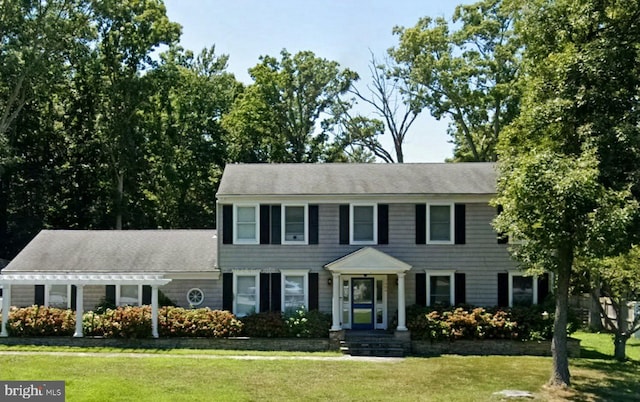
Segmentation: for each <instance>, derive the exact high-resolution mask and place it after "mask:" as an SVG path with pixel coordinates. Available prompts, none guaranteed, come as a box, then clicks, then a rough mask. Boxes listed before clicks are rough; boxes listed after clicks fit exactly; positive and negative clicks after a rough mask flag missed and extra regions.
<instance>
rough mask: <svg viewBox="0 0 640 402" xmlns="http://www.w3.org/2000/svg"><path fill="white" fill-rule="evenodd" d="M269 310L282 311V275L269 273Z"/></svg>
mask: <svg viewBox="0 0 640 402" xmlns="http://www.w3.org/2000/svg"><path fill="white" fill-rule="evenodd" d="M271 311H282V275H281V274H280V273H279V272H274V273H273V274H271Z"/></svg>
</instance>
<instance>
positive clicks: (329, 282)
mask: <svg viewBox="0 0 640 402" xmlns="http://www.w3.org/2000/svg"><path fill="white" fill-rule="evenodd" d="M327 285H329V286H331V285H333V278H332V277H329V279H328V280H327Z"/></svg>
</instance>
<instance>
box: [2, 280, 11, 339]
mask: <svg viewBox="0 0 640 402" xmlns="http://www.w3.org/2000/svg"><path fill="white" fill-rule="evenodd" d="M10 308H11V285H8V284H5V285H3V287H2V331H0V336H1V337H3V338H6V337H7V336H9V332H7V323H8V322H9V310H10Z"/></svg>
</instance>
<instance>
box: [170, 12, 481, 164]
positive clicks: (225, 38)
mask: <svg viewBox="0 0 640 402" xmlns="http://www.w3.org/2000/svg"><path fill="white" fill-rule="evenodd" d="M461 2H467V3H469V2H471V1H469V0H467V1H464V0H453V1H452V0H441V1H436V0H422V1H419V0H412V1H409V0H395V1H389V0H368V1H365V0H269V1H267V0H225V1H222V0H165V6H166V8H167V14H168V16H169V19H170V20H171V21H173V22H177V23H179V24H181V25H182V36H181V40H180V44H181V46H182V47H184V48H185V49H189V50H192V51H194V52H196V53H198V52H199V51H200V50H201V49H203V48H205V47H210V46H212V45H215V49H216V54H219V55H220V54H227V55H229V64H228V71H229V72H231V73H233V74H234V75H235V77H236V79H238V80H240V81H242V82H244V83H246V84H250V83H251V82H252V80H251V77H250V76H249V74H248V72H247V70H248V69H249V68H251V67H253V66H255V65H256V64H258V63H259V57H260V56H263V55H270V56H275V57H277V58H280V57H279V55H280V51H281V50H282V49H287V51H288V52H289V53H291V54H295V53H297V52H298V51H303V50H310V51H312V52H314V53H315V54H316V56H318V57H322V58H325V59H328V60H335V61H337V62H338V63H340V66H341V68H349V69H351V70H354V71H356V72H357V73H358V74H359V75H360V80H359V82H358V83H357V84H356V85H357V86H358V88H360V89H361V91H362V90H364V89H365V86H366V84H367V83H368V81H370V73H369V61H370V59H371V52H373V54H374V55H375V56H376V58H378V59H382V58H383V57H384V56H385V55H386V52H387V49H389V48H390V47H393V46H396V45H397V44H398V37H397V36H394V35H393V34H392V29H393V27H394V26H404V27H412V26H414V25H415V24H416V23H417V22H418V19H419V18H420V17H423V16H430V17H445V18H447V19H450V18H451V15H452V14H453V10H454V9H455V6H456V5H457V4H459V3H461ZM358 110H359V111H360V113H361V114H364V115H367V116H368V117H375V116H374V114H373V113H372V111H371V110H370V109H368V108H366V107H365V106H364V105H360V106H358ZM446 129H447V122H446V121H437V120H435V119H434V118H432V117H431V116H430V115H429V112H428V110H424V111H423V112H422V114H421V115H420V117H419V118H418V119H417V120H416V121H415V122H414V124H413V126H412V127H411V130H410V131H409V133H408V134H407V137H406V139H405V145H404V147H403V149H404V154H405V162H443V161H444V160H445V159H446V158H448V157H451V156H452V154H453V145H452V144H451V143H449V136H448V135H447V133H446ZM386 137H390V135H389V134H385V135H383V136H382V138H381V140H382V141H381V142H382V144H383V145H384V146H385V148H386V149H388V150H390V151H391V150H392V149H393V147H392V146H391V144H392V142H391V140H390V138H386ZM394 155H395V154H394Z"/></svg>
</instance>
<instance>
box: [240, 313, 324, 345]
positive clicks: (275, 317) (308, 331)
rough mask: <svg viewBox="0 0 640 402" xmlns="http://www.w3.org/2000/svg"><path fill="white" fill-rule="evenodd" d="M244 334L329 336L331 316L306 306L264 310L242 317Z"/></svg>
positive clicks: (290, 336)
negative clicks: (284, 310)
mask: <svg viewBox="0 0 640 402" xmlns="http://www.w3.org/2000/svg"><path fill="white" fill-rule="evenodd" d="M241 320H242V323H243V324H244V325H243V328H242V335H244V336H249V337H267V338H327V337H328V336H329V329H330V328H331V316H330V315H329V314H326V313H322V312H320V311H318V310H312V311H307V310H306V309H304V308H300V309H297V310H295V311H289V312H286V313H281V312H273V311H268V312H263V313H255V314H250V315H247V316H246V317H242V318H241Z"/></svg>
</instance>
